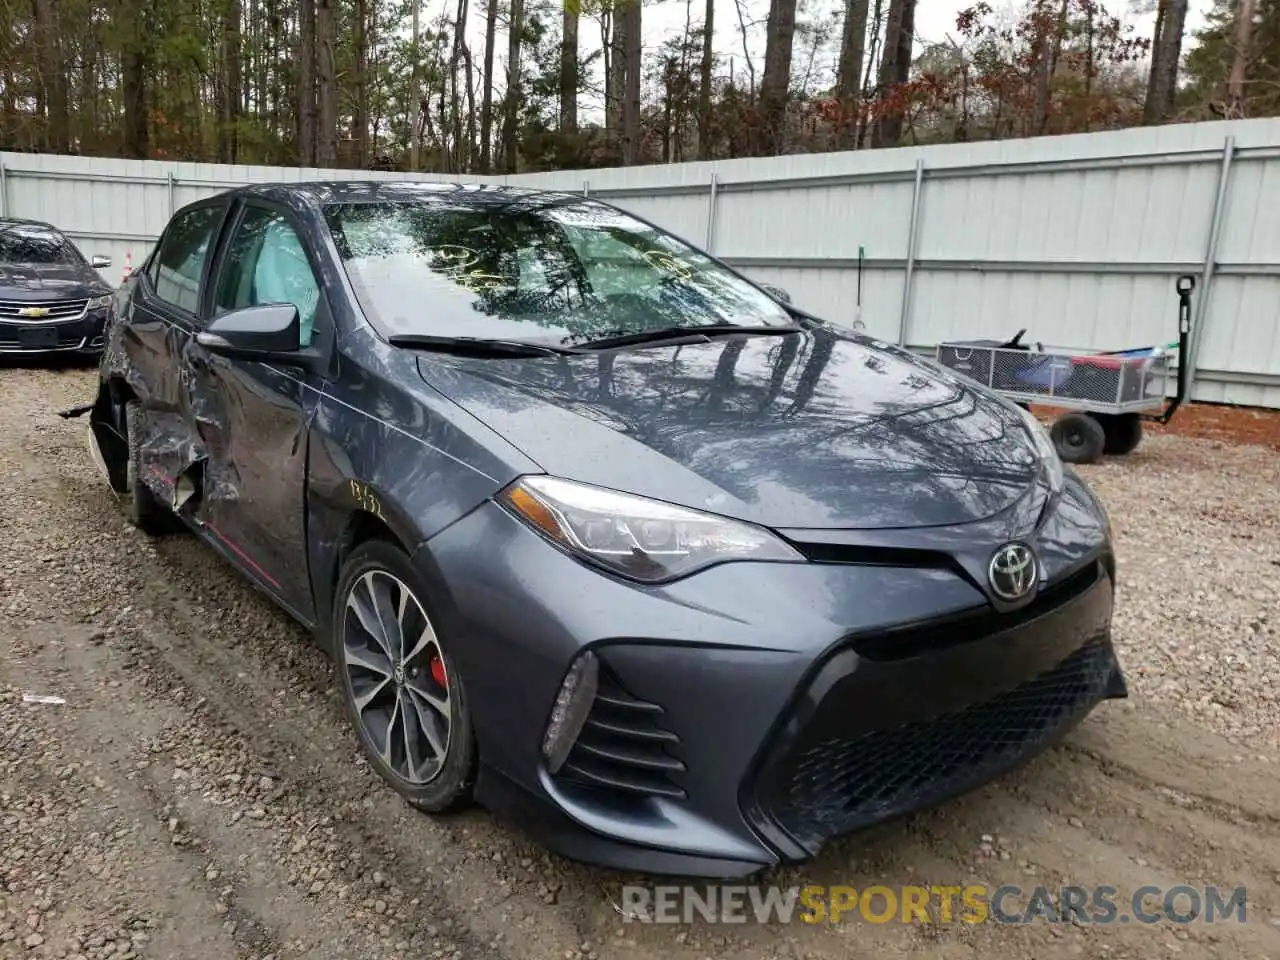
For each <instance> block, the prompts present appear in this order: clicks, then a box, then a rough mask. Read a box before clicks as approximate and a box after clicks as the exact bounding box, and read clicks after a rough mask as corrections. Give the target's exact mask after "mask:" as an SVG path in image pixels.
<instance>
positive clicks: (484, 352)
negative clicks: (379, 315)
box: [387, 333, 577, 357]
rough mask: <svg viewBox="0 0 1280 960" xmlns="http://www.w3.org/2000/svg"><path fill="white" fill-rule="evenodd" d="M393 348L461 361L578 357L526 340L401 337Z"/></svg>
mask: <svg viewBox="0 0 1280 960" xmlns="http://www.w3.org/2000/svg"><path fill="white" fill-rule="evenodd" d="M387 342H388V343H390V344H391V345H392V346H393V347H407V348H409V349H410V350H430V351H431V352H432V353H447V354H451V355H453V356H459V357H557V356H563V355H565V354H571V353H576V352H577V351H576V350H574V349H573V348H572V347H552V346H547V345H545V344H541V343H531V342H529V341H527V340H489V339H486V338H483V337H435V336H430V335H428V334H425V333H398V334H395V335H394V336H390V337H388V338H387Z"/></svg>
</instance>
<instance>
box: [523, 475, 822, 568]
mask: <svg viewBox="0 0 1280 960" xmlns="http://www.w3.org/2000/svg"><path fill="white" fill-rule="evenodd" d="M498 501H499V502H500V503H501V504H503V505H504V506H505V507H506V508H507V509H508V510H510V511H511V513H513V514H514V515H515V516H516V517H518V518H519V519H520V520H522V521H524V523H526V524H527V525H528V526H529V527H531V528H532V529H533V530H534V531H536V532H537V533H540V534H542V535H543V536H544V537H546V538H547V539H549V540H551V541H553V542H554V543H556V544H558V545H559V546H560V547H562V548H563V549H564V550H566V551H568V552H569V553H571V554H573V555H574V556H577V557H579V558H581V559H583V560H586V561H587V562H589V563H593V564H595V565H596V566H599V567H602V568H603V569H605V570H608V571H611V572H613V573H617V574H621V575H622V576H624V577H628V578H630V579H632V580H639V581H641V582H644V583H661V582H664V581H668V580H674V579H676V578H677V577H683V576H686V575H688V574H690V573H693V572H694V571H696V570H701V569H703V568H704V567H709V566H711V565H712V564H716V563H724V562H726V561H729V560H756V561H775V562H779V561H780V562H792V563H803V562H804V557H803V556H802V555H801V554H800V553H798V552H797V551H796V550H795V549H794V548H792V547H791V546H790V545H789V544H788V543H786V541H784V540H782V539H780V538H779V537H777V536H776V535H774V534H772V533H770V532H769V531H768V530H765V529H763V528H761V527H757V526H754V525H752V524H749V523H741V522H739V521H737V520H729V519H727V518H725V517H718V516H715V515H714V514H709V513H702V512H701V511H698V510H690V509H687V508H685V507H677V506H674V505H672V504H669V503H663V502H662V501H659V500H650V499H648V498H647V497H638V496H635V495H633V494H629V493H619V492H617V491H615V490H606V489H604V488H602V487H595V486H591V485H589V484H585V483H577V482H576V481H572V480H562V479H559V478H557V477H547V476H531V477H522V478H520V479H519V480H517V481H516V482H515V483H513V484H511V486H509V487H507V488H506V489H505V490H503V491H502V493H500V494H499V495H498Z"/></svg>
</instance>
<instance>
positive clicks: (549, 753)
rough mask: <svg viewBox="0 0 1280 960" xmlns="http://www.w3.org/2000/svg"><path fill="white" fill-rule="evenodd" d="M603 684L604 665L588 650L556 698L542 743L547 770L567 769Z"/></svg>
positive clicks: (566, 678)
mask: <svg viewBox="0 0 1280 960" xmlns="http://www.w3.org/2000/svg"><path fill="white" fill-rule="evenodd" d="M599 683H600V662H599V661H598V660H597V659H596V655H595V654H594V653H592V652H591V651H590V650H588V651H587V652H586V653H583V654H582V655H581V656H579V657H578V659H576V660H574V661H573V664H572V665H571V666H570V667H569V672H568V673H566V674H565V677H564V682H563V683H562V684H560V692H559V693H558V694H557V695H556V702H555V706H554V707H552V709H551V721H550V723H548V724H547V733H546V736H545V737H544V738H543V740H542V754H543V756H544V757H546V760H547V769H548V770H549V771H550V772H551V773H553V774H554V773H557V772H559V770H560V768H561V767H562V766H564V762H565V760H566V759H567V758H568V756H569V751H570V750H572V749H573V744H574V742H575V741H576V740H577V739H578V734H580V733H581V732H582V727H583V725H584V724H586V722H587V716H588V715H589V714H590V713H591V705H592V704H593V703H594V702H595V699H596V690H597V688H598V687H599Z"/></svg>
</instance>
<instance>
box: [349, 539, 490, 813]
mask: <svg viewBox="0 0 1280 960" xmlns="http://www.w3.org/2000/svg"><path fill="white" fill-rule="evenodd" d="M370 574H372V575H373V580H374V581H375V582H377V583H383V582H385V579H386V578H387V577H390V578H392V579H393V580H394V581H398V582H399V583H400V584H402V585H405V586H407V587H408V589H409V591H410V593H411V595H412V599H413V600H415V601H416V602H417V605H418V608H419V609H420V611H421V613H422V615H423V616H424V617H425V620H426V622H427V623H428V624H429V625H430V627H431V630H432V634H433V636H434V645H435V654H434V655H432V657H431V661H432V662H431V663H430V666H429V669H428V670H427V671H426V673H425V674H424V675H422V676H421V677H420V679H419V680H417V681H415V680H414V676H415V675H418V674H419V673H420V671H421V668H420V667H411V666H408V665H406V664H405V662H404V661H405V658H404V656H403V654H404V653H405V652H406V651H404V650H403V648H401V657H400V666H399V667H398V668H395V667H393V675H392V676H391V677H390V679H389V680H388V681H384V682H383V684H382V685H383V687H384V688H385V686H386V684H388V683H389V684H394V689H393V690H392V691H391V692H390V694H389V696H390V697H391V698H394V700H393V704H394V706H393V707H392V710H394V709H395V708H397V707H398V706H399V703H400V702H403V701H400V699H399V698H400V697H401V696H403V697H404V699H405V701H407V702H409V703H410V704H414V705H415V709H416V708H420V707H421V706H422V705H423V699H422V698H421V697H420V696H419V695H418V694H417V693H415V692H414V691H416V690H418V689H419V684H425V683H426V681H427V680H428V679H432V682H433V683H434V682H436V681H434V677H435V676H436V675H435V672H434V668H435V663H434V661H435V660H439V661H441V662H442V664H443V672H444V680H445V683H444V685H443V687H433V689H439V690H442V691H444V692H446V694H447V704H448V709H449V714H450V715H449V718H448V722H449V727H448V740H447V743H445V744H443V745H442V746H443V747H444V759H443V761H438V762H437V763H436V765H435V767H434V769H433V772H432V773H431V775H430V778H429V779H427V780H426V782H419V781H416V780H414V779H412V778H411V777H408V776H406V775H405V774H404V773H402V772H401V771H399V770H397V769H395V766H394V765H393V764H394V763H395V761H396V759H397V757H396V753H397V752H404V753H405V754H406V756H407V751H404V750H403V743H404V740H403V739H401V740H400V747H396V746H395V738H394V737H393V736H391V735H390V733H389V732H388V733H386V734H385V735H379V732H378V730H377V729H376V726H377V722H378V721H379V720H380V719H381V717H380V713H381V709H380V710H379V716H371V717H370V718H369V719H368V721H366V719H365V717H364V715H363V714H362V712H361V709H360V708H359V707H358V706H357V702H356V697H357V694H356V691H355V687H354V682H355V680H354V677H355V675H356V674H362V675H363V676H362V680H361V685H362V689H363V691H364V692H365V693H366V694H367V691H368V689H369V688H370V687H374V686H378V685H379V682H378V680H377V677H378V674H377V673H375V672H374V671H371V670H368V669H366V668H363V667H361V666H358V665H352V664H351V660H350V658H351V656H354V655H356V654H355V653H353V652H352V649H354V650H357V651H359V650H360V649H361V645H362V644H363V646H364V647H365V650H364V651H363V652H365V653H366V658H365V659H366V662H369V661H368V659H367V654H368V652H369V651H374V650H375V648H374V647H372V644H373V643H378V642H379V641H378V638H377V637H374V636H373V635H372V633H371V632H370V631H368V630H364V629H363V628H362V627H360V626H359V622H360V618H359V617H358V616H357V615H356V613H354V612H352V613H350V620H351V621H352V622H351V627H352V633H351V634H350V635H349V634H348V620H349V616H348V599H349V598H350V597H351V594H352V591H353V590H355V589H357V587H359V588H360V589H361V590H363V589H365V587H363V586H362V583H367V582H368V581H366V580H365V578H366V576H367V575H370ZM363 596H364V595H362V597H363ZM407 609H408V610H410V612H407V613H406V615H405V616H406V621H407V620H408V618H409V617H410V616H412V615H413V614H412V612H411V611H412V608H411V607H408V608H407ZM441 624H442V622H441V620H440V617H439V616H438V615H437V613H436V612H435V610H434V608H433V606H432V603H431V598H430V592H429V591H428V589H427V587H426V585H425V584H424V583H423V581H422V578H421V577H420V576H419V575H418V573H417V571H416V570H415V569H414V568H413V565H412V564H411V563H410V562H409V558H408V557H407V556H405V554H404V552H403V551H402V550H400V548H399V547H397V546H395V545H394V544H391V543H389V542H387V541H385V540H369V541H366V542H365V543H362V544H361V545H360V546H359V547H357V548H356V549H355V550H354V551H352V554H351V556H350V557H349V558H348V559H347V561H346V562H345V563H344V564H343V567H342V570H341V572H340V573H339V575H338V588H337V591H336V592H335V595H334V604H333V614H332V622H331V624H330V629H331V631H332V632H331V637H332V638H333V657H334V663H335V665H336V667H337V675H338V676H337V681H338V690H339V694H340V695H341V697H342V705H343V709H344V710H345V712H346V715H347V720H348V721H349V722H350V723H351V727H352V729H353V730H354V731H355V733H356V738H357V740H358V741H359V744H360V750H361V752H363V753H364V756H365V759H367V760H368V761H369V765H370V766H371V767H373V769H374V770H375V771H377V773H378V775H379V776H380V777H382V779H383V780H385V781H386V782H387V783H388V784H389V785H390V786H391V788H392V789H394V790H395V791H396V792H397V793H399V794H400V795H401V796H402V797H404V798H405V799H406V800H408V801H409V802H410V803H412V804H413V805H414V806H416V807H418V808H419V809H421V810H424V811H426V812H428V813H434V814H443V813H450V812H453V811H455V810H458V809H461V808H463V807H465V806H467V805H468V804H469V803H470V802H471V800H472V796H473V789H474V786H475V776H476V767H477V757H478V754H477V750H476V743H475V734H474V731H473V729H472V726H471V712H470V710H469V709H468V707H467V696H466V690H465V688H464V686H463V682H462V676H461V674H460V673H459V671H458V670H457V668H456V666H455V661H454V660H453V658H452V657H451V656H450V654H449V652H448V651H447V650H446V647H448V646H450V645H451V641H452V638H451V637H447V636H441V633H440V632H439V631H440V630H441V629H442V625H441ZM408 632H409V633H410V634H412V635H414V636H421V635H424V633H425V631H417V630H415V629H414V628H410V630H409V631H408ZM348 640H350V642H351V645H352V647H351V648H349V647H348ZM375 652H376V651H375ZM407 652H412V651H407ZM376 702H377V700H376V699H370V701H369V704H370V708H371V707H372V706H373V704H374V703H376ZM367 709H369V708H367ZM370 712H372V710H371V709H370ZM389 712H390V711H389ZM429 712H430V711H428V710H419V713H420V714H426V713H429ZM390 715H391V717H392V719H391V720H390V721H389V723H388V731H394V730H395V720H394V716H395V714H394V712H390ZM441 715H442V714H432V716H441ZM415 722H417V723H418V724H419V729H421V726H422V721H420V720H419V721H415ZM399 732H400V736H401V737H402V738H403V736H404V727H403V724H402V725H401V727H400V730H399ZM438 732H439V731H438V729H437V739H439V738H438ZM380 741H381V742H382V743H386V744H388V746H390V747H391V748H392V750H393V751H395V752H391V753H389V755H390V756H391V757H392V761H391V762H388V760H387V759H385V758H384V756H383V753H382V751H381V750H380V749H379V742H380ZM419 742H420V743H421V740H420V741H419ZM399 759H404V758H403V757H401V758H399ZM407 769H408V770H409V771H410V772H412V766H409V767H408V768H407Z"/></svg>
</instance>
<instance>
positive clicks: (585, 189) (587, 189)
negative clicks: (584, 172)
mask: <svg viewBox="0 0 1280 960" xmlns="http://www.w3.org/2000/svg"><path fill="white" fill-rule="evenodd" d="M582 195H583V196H584V197H589V196H591V181H590V180H583V181H582Z"/></svg>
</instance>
